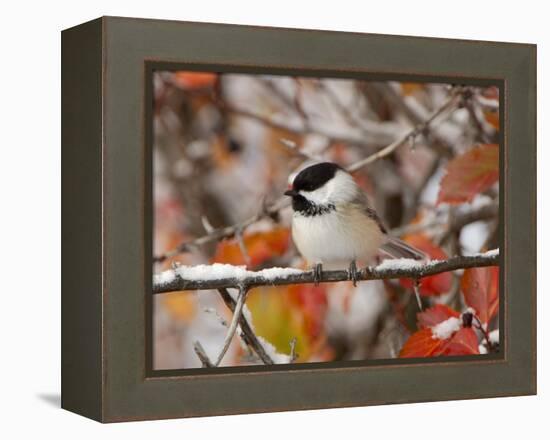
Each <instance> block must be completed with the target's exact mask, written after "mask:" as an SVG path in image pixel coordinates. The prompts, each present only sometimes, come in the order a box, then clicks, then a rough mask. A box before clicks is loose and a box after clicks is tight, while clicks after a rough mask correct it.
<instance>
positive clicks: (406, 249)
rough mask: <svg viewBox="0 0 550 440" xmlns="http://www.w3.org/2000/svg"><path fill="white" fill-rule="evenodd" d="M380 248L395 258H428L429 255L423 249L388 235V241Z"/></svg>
mask: <svg viewBox="0 0 550 440" xmlns="http://www.w3.org/2000/svg"><path fill="white" fill-rule="evenodd" d="M380 250H381V251H382V252H384V253H385V254H386V255H389V256H390V257H393V258H412V259H413V260H424V259H426V258H427V255H426V254H425V253H424V252H422V251H421V250H419V249H417V248H415V247H414V246H411V245H409V244H407V243H405V242H404V241H403V240H399V238H395V237H388V241H386V243H384V244H383V245H382V246H381V248H380Z"/></svg>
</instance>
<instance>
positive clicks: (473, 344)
mask: <svg viewBox="0 0 550 440" xmlns="http://www.w3.org/2000/svg"><path fill="white" fill-rule="evenodd" d="M467 354H479V342H478V340H477V335H476V332H475V331H474V329H473V328H461V329H460V330H458V331H457V332H456V333H455V334H454V335H453V337H452V338H451V339H450V340H449V341H448V342H447V343H446V344H445V346H444V347H443V348H442V350H441V352H440V353H438V355H440V356H462V355H467Z"/></svg>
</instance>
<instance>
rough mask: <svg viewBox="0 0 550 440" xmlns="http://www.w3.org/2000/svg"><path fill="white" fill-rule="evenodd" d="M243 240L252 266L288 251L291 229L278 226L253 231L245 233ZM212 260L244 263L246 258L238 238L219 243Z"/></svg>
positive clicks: (237, 263) (235, 263)
mask: <svg viewBox="0 0 550 440" xmlns="http://www.w3.org/2000/svg"><path fill="white" fill-rule="evenodd" d="M243 242H244V247H245V248H246V251H247V254H248V256H249V257H250V267H256V266H258V265H260V264H262V263H265V262H266V261H269V260H270V259H272V258H274V257H280V256H281V255H283V254H284V253H285V252H286V251H287V249H288V246H289V243H290V231H289V230H288V228H280V227H277V228H273V229H272V230H271V231H266V232H253V233H250V234H245V235H244V237H243ZM212 262H214V263H227V264H234V265H244V264H246V258H245V256H244V255H243V253H242V251H241V247H240V246H239V243H238V242H237V240H235V239H231V240H224V241H222V242H220V243H219V244H218V247H217V248H216V254H215V255H214V257H213V258H212Z"/></svg>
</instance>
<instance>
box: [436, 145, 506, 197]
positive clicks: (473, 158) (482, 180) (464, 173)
mask: <svg viewBox="0 0 550 440" xmlns="http://www.w3.org/2000/svg"><path fill="white" fill-rule="evenodd" d="M498 175H499V172H498V145H497V144H482V145H479V146H477V147H474V148H472V149H471V150H469V151H467V152H466V153H464V154H461V155H460V156H457V157H455V158H454V159H452V160H451V161H450V162H449V163H448V164H447V174H446V175H445V176H444V177H443V179H442V180H441V187H440V189H439V196H438V200H437V203H438V204H439V203H454V204H456V203H464V202H469V201H471V200H472V199H473V198H474V196H475V195H476V194H479V193H480V192H483V191H485V190H486V189H488V188H490V187H491V186H492V185H493V184H494V183H496V182H498Z"/></svg>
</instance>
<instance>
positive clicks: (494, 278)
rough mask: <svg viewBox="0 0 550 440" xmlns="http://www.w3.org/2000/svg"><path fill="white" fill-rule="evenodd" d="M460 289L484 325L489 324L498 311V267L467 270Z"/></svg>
mask: <svg viewBox="0 0 550 440" xmlns="http://www.w3.org/2000/svg"><path fill="white" fill-rule="evenodd" d="M460 287H461V288H462V292H463V293H464V301H465V302H466V304H468V306H470V307H472V308H473V309H474V310H475V312H476V315H477V317H478V318H479V319H480V321H481V322H482V323H487V322H489V321H490V320H491V319H492V318H493V317H494V316H495V315H496V313H497V311H498V267H474V268H472V269H466V270H465V271H464V275H463V276H462V280H461V282H460Z"/></svg>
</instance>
